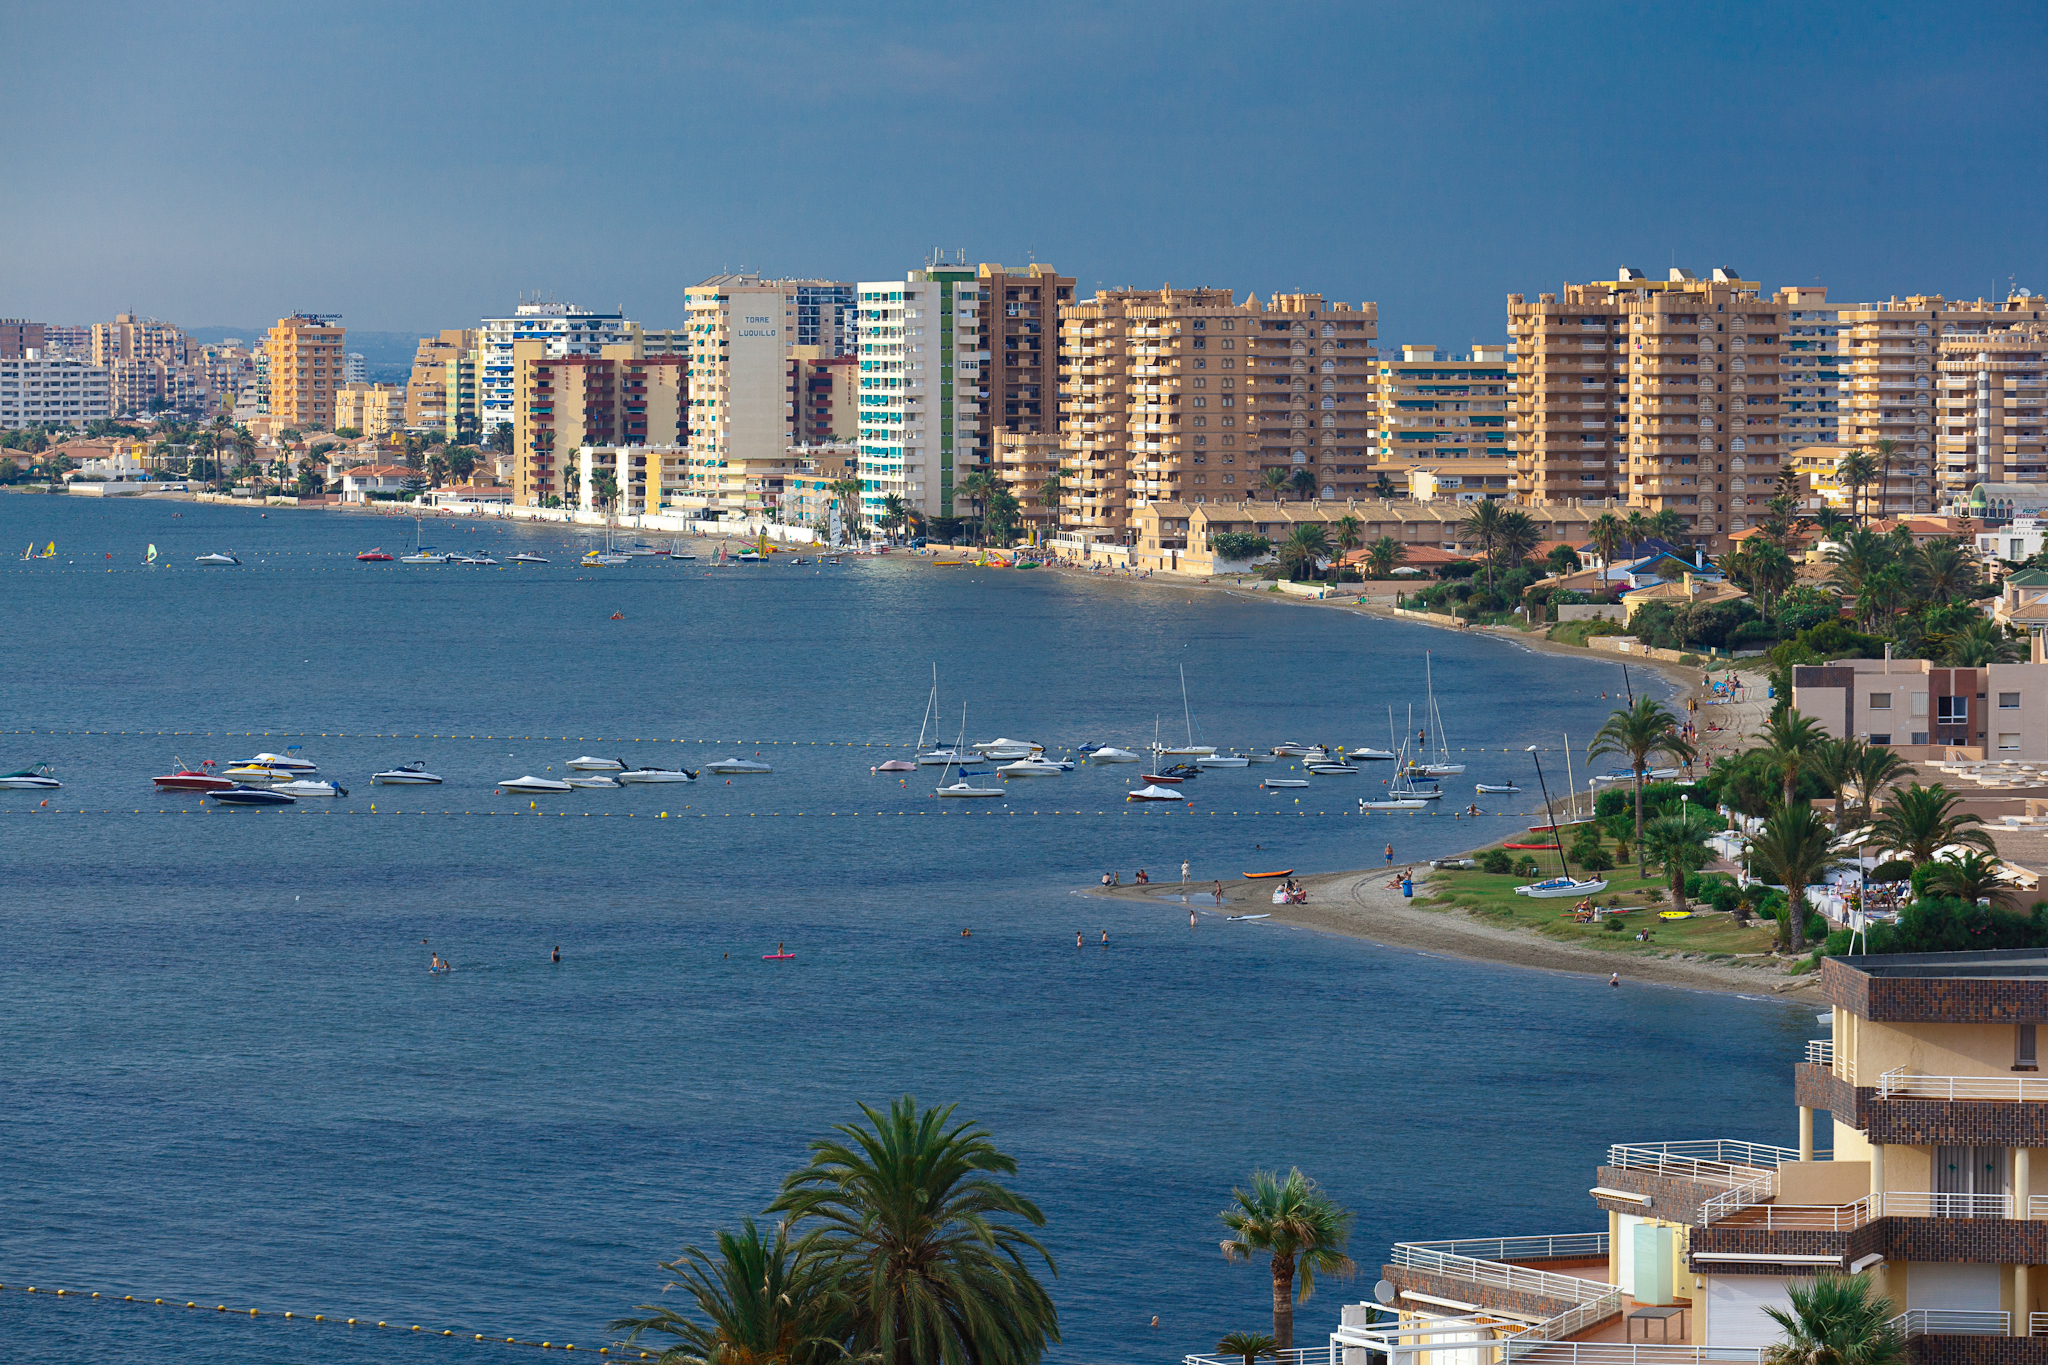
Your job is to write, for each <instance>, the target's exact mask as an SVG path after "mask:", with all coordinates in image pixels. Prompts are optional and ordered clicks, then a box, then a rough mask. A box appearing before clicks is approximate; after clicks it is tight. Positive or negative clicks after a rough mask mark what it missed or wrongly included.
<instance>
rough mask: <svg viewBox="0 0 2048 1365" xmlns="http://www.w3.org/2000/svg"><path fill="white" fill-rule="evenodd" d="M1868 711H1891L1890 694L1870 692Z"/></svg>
mask: <svg viewBox="0 0 2048 1365" xmlns="http://www.w3.org/2000/svg"><path fill="white" fill-rule="evenodd" d="M1870 709H1871V710H1873V711H1889V710H1891V709H1892V694H1891V693H1889V692H1872V693H1871V694H1870Z"/></svg>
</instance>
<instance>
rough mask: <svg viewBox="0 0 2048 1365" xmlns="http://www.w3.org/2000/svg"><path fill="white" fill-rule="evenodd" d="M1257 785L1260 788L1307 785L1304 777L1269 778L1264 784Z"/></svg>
mask: <svg viewBox="0 0 2048 1365" xmlns="http://www.w3.org/2000/svg"><path fill="white" fill-rule="evenodd" d="M1259 785H1260V786H1261V787H1266V788H1275V787H1306V786H1307V785H1308V779H1307V778H1305V777H1269V778H1267V779H1266V780H1265V781H1264V782H1261V783H1260V784H1259Z"/></svg>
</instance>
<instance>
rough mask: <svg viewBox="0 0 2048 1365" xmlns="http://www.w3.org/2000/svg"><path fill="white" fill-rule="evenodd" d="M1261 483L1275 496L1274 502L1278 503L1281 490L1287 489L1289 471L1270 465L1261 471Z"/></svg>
mask: <svg viewBox="0 0 2048 1365" xmlns="http://www.w3.org/2000/svg"><path fill="white" fill-rule="evenodd" d="M1259 483H1260V484H1261V485H1262V486H1263V487H1264V488H1265V490H1266V491H1267V492H1268V493H1271V494H1272V495H1273V501H1274V502H1278V501H1280V490H1281V489H1283V488H1285V487H1287V471H1286V470H1284V469H1282V468H1281V467H1280V466H1279V465H1272V464H1269V465H1267V466H1266V467H1265V468H1264V469H1261V470H1260V471H1259Z"/></svg>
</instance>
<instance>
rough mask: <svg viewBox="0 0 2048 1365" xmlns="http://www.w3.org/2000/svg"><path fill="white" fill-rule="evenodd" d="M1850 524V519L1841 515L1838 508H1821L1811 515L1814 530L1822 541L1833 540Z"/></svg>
mask: <svg viewBox="0 0 2048 1365" xmlns="http://www.w3.org/2000/svg"><path fill="white" fill-rule="evenodd" d="M1851 524H1852V523H1851V522H1850V519H1849V518H1848V517H1847V516H1845V515H1843V513H1842V510H1841V509H1840V508H1838V507H1831V506H1823V507H1822V508H1821V509H1820V510H1819V511H1817V512H1815V513H1814V514H1813V525H1814V529H1815V530H1817V531H1819V532H1820V535H1821V539H1823V540H1834V539H1835V538H1836V537H1837V536H1839V535H1840V534H1841V531H1842V528H1843V527H1845V526H1848V525H1851Z"/></svg>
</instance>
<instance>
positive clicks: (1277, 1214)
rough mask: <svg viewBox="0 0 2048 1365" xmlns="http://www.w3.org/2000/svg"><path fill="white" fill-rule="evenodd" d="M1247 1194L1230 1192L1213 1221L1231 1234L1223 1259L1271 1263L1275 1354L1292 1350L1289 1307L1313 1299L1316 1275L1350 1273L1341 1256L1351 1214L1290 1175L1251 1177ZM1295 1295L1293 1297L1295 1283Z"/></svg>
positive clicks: (1299, 1175)
mask: <svg viewBox="0 0 2048 1365" xmlns="http://www.w3.org/2000/svg"><path fill="white" fill-rule="evenodd" d="M1249 1184H1250V1188H1249V1189H1233V1190H1232V1191H1231V1192H1230V1197H1231V1201H1232V1202H1231V1203H1230V1204H1228V1205H1226V1206H1225V1207H1224V1209H1223V1212H1221V1213H1220V1214H1218V1215H1217V1217H1218V1218H1220V1219H1222V1221H1223V1226H1225V1227H1227V1228H1229V1229H1230V1231H1231V1232H1232V1233H1233V1234H1234V1235H1233V1236H1232V1237H1230V1238H1228V1239H1227V1240H1225V1241H1224V1242H1223V1244H1222V1245H1223V1259H1224V1260H1226V1261H1248V1260H1250V1259H1251V1258H1252V1255H1253V1253H1255V1252H1266V1253H1268V1254H1270V1255H1271V1257H1272V1270H1273V1340H1274V1342H1275V1343H1276V1346H1277V1348H1278V1349H1279V1350H1282V1351H1287V1350H1292V1349H1293V1347H1294V1305H1295V1304H1296V1303H1307V1302H1308V1299H1309V1295H1311V1294H1313V1293H1315V1290H1316V1275H1317V1274H1318V1273H1321V1274H1325V1275H1337V1276H1345V1275H1349V1274H1351V1272H1352V1270H1353V1269H1354V1268H1355V1267H1353V1265H1352V1263H1351V1258H1350V1257H1349V1256H1347V1255H1345V1254H1344V1245H1345V1243H1346V1242H1347V1241H1348V1240H1349V1239H1350V1237H1351V1213H1350V1211H1349V1210H1347V1209H1345V1208H1343V1207H1341V1206H1340V1205H1339V1204H1338V1203H1337V1201H1336V1200H1334V1199H1332V1198H1330V1196H1329V1195H1327V1194H1325V1193H1324V1192H1323V1190H1322V1189H1321V1187H1319V1186H1318V1185H1317V1184H1316V1183H1315V1182H1314V1181H1313V1180H1310V1179H1309V1178H1308V1177H1307V1176H1305V1175H1303V1174H1302V1173H1301V1169H1300V1168H1299V1167H1296V1168H1295V1169H1293V1170H1291V1171H1289V1172H1288V1173H1287V1178H1286V1179H1285V1180H1282V1179H1281V1178H1280V1177H1279V1176H1278V1175H1276V1174H1275V1173H1274V1172H1272V1171H1253V1172H1252V1175H1251V1180H1250V1181H1249ZM1297 1275H1299V1276H1300V1279H1301V1294H1300V1297H1299V1298H1296V1296H1295V1290H1294V1283H1295V1277H1296V1276H1297Z"/></svg>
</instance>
